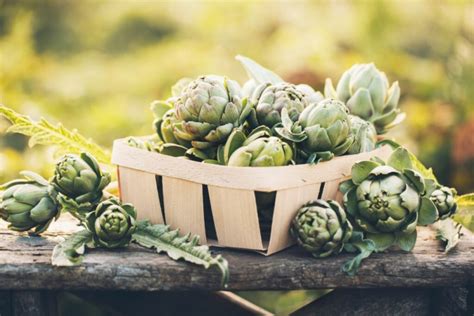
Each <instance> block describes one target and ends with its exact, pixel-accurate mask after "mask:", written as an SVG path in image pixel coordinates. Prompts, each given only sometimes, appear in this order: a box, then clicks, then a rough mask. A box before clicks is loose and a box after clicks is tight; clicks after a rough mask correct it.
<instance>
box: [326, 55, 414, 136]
mask: <svg viewBox="0 0 474 316" xmlns="http://www.w3.org/2000/svg"><path fill="white" fill-rule="evenodd" d="M324 92H325V95H326V97H331V98H337V99H338V100H340V101H342V102H344V103H346V105H347V107H348V108H349V110H350V112H351V114H353V115H357V116H359V117H361V118H363V119H364V120H367V121H370V122H372V123H373V124H374V126H375V128H376V130H377V133H379V134H383V133H385V132H386V131H387V130H388V129H390V128H391V127H393V126H394V125H396V124H398V123H400V122H401V121H402V120H403V119H404V117H405V116H404V114H402V113H400V110H399V109H398V101H399V99H400V87H399V86H398V82H394V83H393V84H392V85H391V86H390V87H389V82H388V80H387V77H386V75H385V73H383V72H381V71H379V70H378V69H377V68H376V67H375V65H374V64H357V65H354V66H352V67H351V68H350V69H349V70H347V71H346V72H345V73H344V74H343V75H342V76H341V78H340V79H339V82H338V83H337V87H336V89H334V87H333V85H332V82H331V80H329V79H328V80H326V85H325V88H324Z"/></svg>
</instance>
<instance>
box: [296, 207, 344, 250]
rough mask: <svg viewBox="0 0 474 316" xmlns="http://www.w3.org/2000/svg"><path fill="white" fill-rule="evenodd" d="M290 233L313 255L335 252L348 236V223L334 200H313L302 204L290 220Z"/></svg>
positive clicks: (342, 245) (341, 209) (340, 248)
mask: <svg viewBox="0 0 474 316" xmlns="http://www.w3.org/2000/svg"><path fill="white" fill-rule="evenodd" d="M290 232H291V235H292V236H293V238H294V239H295V240H296V242H297V243H298V245H299V246H301V247H303V248H304V249H305V250H307V251H309V252H310V253H312V255H313V256H314V257H316V258H324V257H327V256H330V255H332V254H338V253H339V252H341V250H342V249H343V247H344V244H345V243H347V242H348V241H349V239H350V238H351V235H352V225H351V223H350V222H349V221H348V220H347V217H346V213H345V212H344V209H343V208H342V207H341V206H340V205H339V203H337V202H336V201H332V200H329V201H324V200H316V201H311V202H309V203H307V204H305V205H303V206H302V207H301V208H300V209H299V210H298V213H297V214H296V216H295V218H294V219H293V221H292V223H291V228H290Z"/></svg>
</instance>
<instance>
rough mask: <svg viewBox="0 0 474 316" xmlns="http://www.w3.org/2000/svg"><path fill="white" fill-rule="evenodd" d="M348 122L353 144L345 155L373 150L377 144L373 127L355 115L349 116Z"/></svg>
mask: <svg viewBox="0 0 474 316" xmlns="http://www.w3.org/2000/svg"><path fill="white" fill-rule="evenodd" d="M349 121H350V123H351V132H352V135H353V136H354V142H353V143H352V145H351V146H350V147H349V150H347V153H348V154H350V155H354V154H359V153H363V152H369V151H372V150H374V148H375V144H376V143H377V132H376V130H375V127H374V125H373V124H372V123H370V122H368V121H365V120H363V119H361V118H360V117H358V116H355V115H349Z"/></svg>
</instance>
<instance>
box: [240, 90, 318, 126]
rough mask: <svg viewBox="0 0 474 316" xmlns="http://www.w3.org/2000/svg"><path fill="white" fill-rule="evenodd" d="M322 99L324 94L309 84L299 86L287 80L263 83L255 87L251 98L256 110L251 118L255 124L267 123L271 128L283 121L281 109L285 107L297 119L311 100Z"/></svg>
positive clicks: (292, 117) (293, 118)
mask: <svg viewBox="0 0 474 316" xmlns="http://www.w3.org/2000/svg"><path fill="white" fill-rule="evenodd" d="M321 99H322V94H320V93H319V94H318V93H317V92H315V91H314V90H312V88H311V87H310V86H307V85H301V87H298V86H295V85H293V84H290V83H286V82H281V83H277V84H270V83H265V84H261V85H259V86H258V87H256V88H255V89H254V91H253V94H252V97H251V99H250V103H251V104H252V107H253V111H254V112H253V113H252V114H251V115H250V116H249V120H250V123H251V124H252V125H253V126H259V125H265V126H268V127H270V128H271V127H273V126H275V125H276V124H278V123H280V122H281V111H282V109H283V108H285V109H286V110H287V111H288V115H289V116H290V118H291V120H292V121H296V120H297V119H298V117H299V116H300V114H301V112H303V110H304V109H305V108H306V107H307V106H309V105H310V104H311V102H318V101H320V100H321Z"/></svg>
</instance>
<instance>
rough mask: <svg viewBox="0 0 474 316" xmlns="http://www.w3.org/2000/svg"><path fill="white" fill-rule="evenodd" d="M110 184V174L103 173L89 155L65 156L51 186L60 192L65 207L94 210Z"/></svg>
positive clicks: (59, 197)
mask: <svg viewBox="0 0 474 316" xmlns="http://www.w3.org/2000/svg"><path fill="white" fill-rule="evenodd" d="M109 183H110V174H109V173H107V172H102V170H101V169H100V166H99V164H98V162H97V160H96V159H95V158H94V157H93V156H92V155H90V154H88V153H82V154H80V156H76V155H65V156H63V158H61V160H59V162H58V163H57V164H56V169H55V172H54V177H53V179H52V181H51V184H52V185H53V187H54V188H55V189H56V191H57V192H59V195H58V200H59V201H60V202H61V204H62V206H63V207H70V208H72V209H77V208H81V209H82V207H81V206H83V207H84V208H85V209H87V208H92V207H93V205H94V204H97V203H99V201H100V199H101V198H102V195H103V192H102V190H103V189H104V188H105V187H106V186H107V185H108V184H109Z"/></svg>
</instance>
